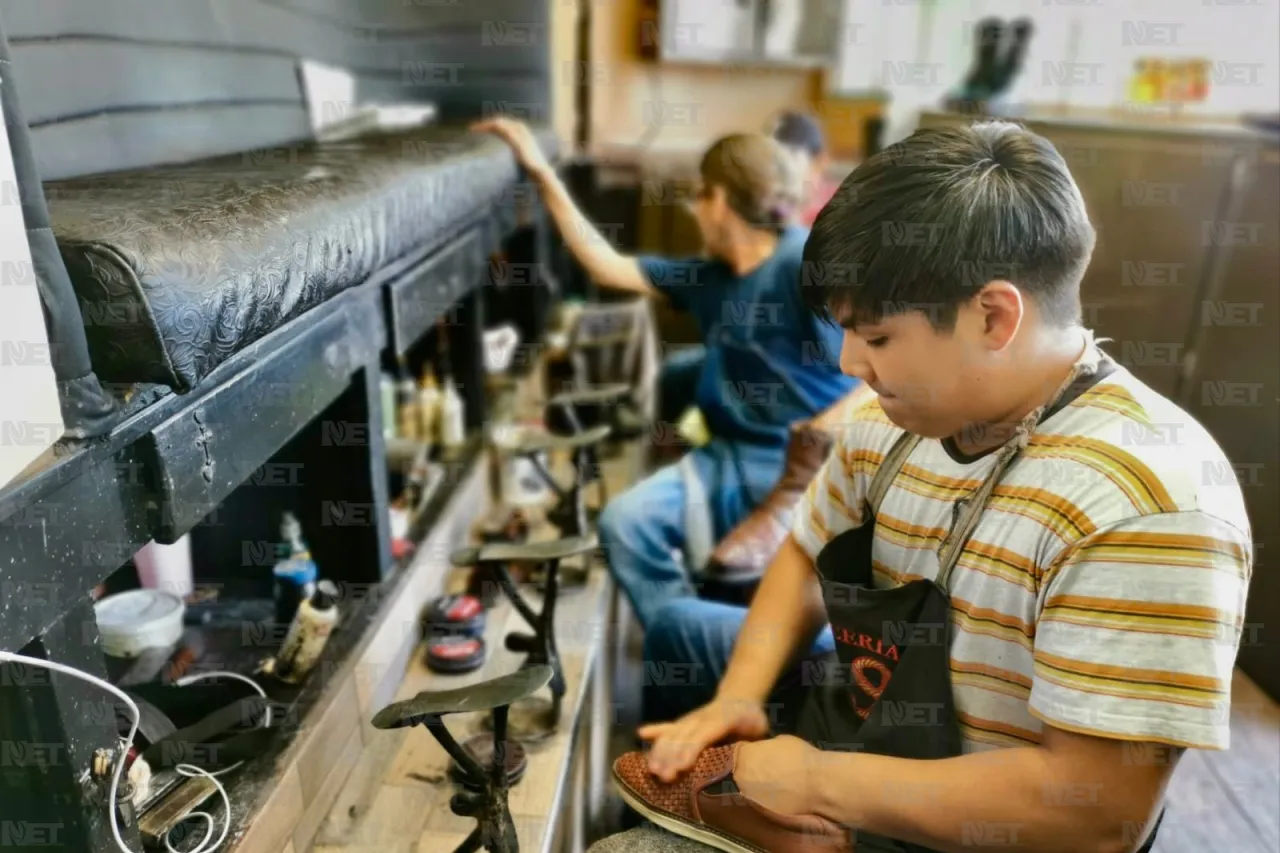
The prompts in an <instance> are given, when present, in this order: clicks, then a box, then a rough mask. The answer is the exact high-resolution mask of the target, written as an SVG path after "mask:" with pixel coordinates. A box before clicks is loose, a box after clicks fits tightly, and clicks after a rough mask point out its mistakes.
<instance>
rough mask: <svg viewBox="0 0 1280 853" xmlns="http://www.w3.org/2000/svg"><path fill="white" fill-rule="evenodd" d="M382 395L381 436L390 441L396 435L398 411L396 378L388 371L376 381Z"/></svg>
mask: <svg viewBox="0 0 1280 853" xmlns="http://www.w3.org/2000/svg"><path fill="white" fill-rule="evenodd" d="M378 391H379V392H380V393H381V396H382V438H383V439H384V440H385V441H390V440H391V439H393V438H395V437H396V429H397V427H398V426H399V424H398V421H399V417H400V415H399V413H398V412H397V411H396V408H397V407H396V380H395V378H394V377H392V376H391V374H390V373H385V372H384V373H383V374H382V376H381V379H380V382H379V383H378Z"/></svg>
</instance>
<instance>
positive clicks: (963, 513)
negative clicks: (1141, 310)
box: [934, 331, 1103, 590]
mask: <svg viewBox="0 0 1280 853" xmlns="http://www.w3.org/2000/svg"><path fill="white" fill-rule="evenodd" d="M1102 359H1103V356H1102V353H1101V352H1100V351H1099V350H1098V348H1097V346H1096V343H1095V341H1094V339H1093V335H1092V333H1090V332H1087V331H1086V339H1085V350H1084V353H1083V354H1082V356H1081V358H1080V360H1078V361H1077V362H1076V363H1075V366H1073V367H1072V369H1071V372H1070V373H1069V374H1068V375H1067V378H1066V379H1065V380H1064V381H1063V383H1062V384H1061V385H1060V386H1058V390H1057V392H1056V393H1054V395H1053V396H1052V397H1051V398H1050V399H1049V402H1047V403H1045V404H1044V405H1042V406H1039V407H1038V408H1036V409H1033V410H1032V411H1031V412H1029V413H1028V414H1027V416H1026V417H1024V418H1023V419H1022V420H1021V421H1019V422H1018V426H1017V428H1016V429H1015V430H1014V434H1013V438H1011V439H1009V441H1008V442H1006V443H1005V444H1004V445H1003V446H1002V447H1001V448H1000V449H999V450H998V451H996V462H995V465H993V466H992V467H991V473H989V474H988V475H987V478H986V479H985V480H983V481H982V485H981V486H979V487H978V488H977V490H976V491H974V492H973V494H971V495H967V496H966V497H963V498H961V499H960V500H959V501H957V502H956V515H957V517H956V520H955V523H953V524H952V525H951V532H950V533H948V534H947V538H946V539H944V540H943V541H942V544H941V545H940V546H938V577H937V579H936V580H935V581H934V582H935V583H936V584H937V585H938V586H939V587H941V588H942V589H943V590H947V583H948V581H950V579H951V571H952V569H954V568H955V567H956V563H958V562H959V561H960V554H961V552H962V551H964V546H965V545H966V544H967V543H968V541H969V537H970V536H971V535H973V531H974V528H976V527H977V526H978V519H980V518H982V513H983V512H984V511H986V508H987V501H988V500H990V499H991V494H992V492H994V491H995V488H996V485H997V484H998V483H999V482H1000V480H1001V479H1002V478H1003V477H1004V472H1005V471H1006V470H1007V469H1008V468H1009V465H1010V464H1011V463H1012V462H1013V460H1014V459H1015V458H1016V457H1017V455H1018V454H1019V453H1021V452H1022V451H1023V449H1024V448H1025V447H1026V446H1027V445H1028V444H1029V443H1030V442H1031V435H1032V433H1034V432H1035V430H1036V427H1038V426H1039V425H1040V422H1041V421H1042V420H1043V419H1044V418H1045V416H1046V415H1047V414H1048V413H1050V412H1052V411H1056V408H1055V407H1056V406H1057V404H1058V401H1059V400H1062V399H1063V398H1064V397H1065V396H1066V395H1067V394H1068V392H1070V391H1071V390H1072V387H1073V386H1074V385H1075V384H1076V383H1077V382H1079V381H1081V379H1082V377H1088V376H1093V375H1094V374H1095V373H1097V371H1098V367H1099V364H1100V363H1101V362H1102Z"/></svg>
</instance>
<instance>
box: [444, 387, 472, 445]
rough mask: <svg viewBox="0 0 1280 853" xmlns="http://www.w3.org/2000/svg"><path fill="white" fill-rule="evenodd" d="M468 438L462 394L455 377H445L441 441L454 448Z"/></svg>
mask: <svg viewBox="0 0 1280 853" xmlns="http://www.w3.org/2000/svg"><path fill="white" fill-rule="evenodd" d="M466 440H467V419H466V411H465V406H464V404H463V402H462V395H461V394H459V393H458V389H457V387H456V386H455V385H454V384H453V377H452V376H446V377H445V378H444V393H443V394H442V395H441V397H440V443H441V444H442V445H444V447H445V448H446V449H449V450H454V449H457V448H459V447H461V446H462V445H463V443H464V442H465V441H466Z"/></svg>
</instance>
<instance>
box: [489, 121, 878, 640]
mask: <svg viewBox="0 0 1280 853" xmlns="http://www.w3.org/2000/svg"><path fill="white" fill-rule="evenodd" d="M476 129H477V130H482V131H488V132H492V133H495V134H497V135H498V136H499V137H501V138H502V139H504V140H506V141H507V142H508V143H509V144H510V145H511V147H512V149H513V150H514V152H515V154H516V157H517V159H518V160H519V161H520V163H521V165H522V166H523V167H524V168H525V170H526V171H527V172H528V174H529V175H530V177H531V178H532V179H533V180H534V181H535V182H536V183H537V185H538V186H539V188H540V190H541V194H542V198H543V201H544V203H545V205H546V207H547V210H548V212H549V213H550V215H551V218H552V219H553V220H554V221H555V223H556V225H557V227H558V229H559V231H560V234H561V236H562V238H563V239H564V242H565V244H566V245H567V247H568V249H569V251H570V252H571V253H572V254H573V255H574V257H575V258H576V259H577V261H578V262H579V263H580V264H582V266H583V267H584V268H585V270H586V272H587V273H588V275H590V276H591V277H592V279H593V280H595V281H596V282H597V283H598V284H599V285H600V286H602V287H607V288H611V289H615V290H622V291H630V292H632V293H636V294H641V295H646V296H657V295H662V296H665V297H666V298H668V299H669V300H671V302H672V303H673V304H674V305H675V306H676V307H678V308H681V309H683V310H686V311H688V312H689V313H691V314H692V315H693V316H694V318H695V319H696V321H697V323H698V327H699V330H700V332H701V334H702V337H703V340H704V344H705V348H704V351H705V355H704V356H703V357H702V358H701V359H700V361H701V366H700V367H699V368H698V369H697V371H696V380H695V378H694V376H692V375H691V377H690V382H689V386H690V391H689V393H691V394H692V398H693V399H692V403H693V404H694V405H695V406H696V407H697V408H698V410H699V411H700V412H701V414H702V417H703V420H704V422H705V424H706V426H707V431H708V432H709V433H710V435H711V439H710V441H709V442H708V443H706V444H704V445H703V446H701V447H698V448H696V449H695V450H693V451H691V452H690V453H689V454H687V455H686V457H685V458H684V459H682V460H681V462H680V463H678V464H676V465H670V466H667V467H664V468H662V469H660V470H658V471H657V472H655V473H654V474H652V475H650V476H649V477H648V478H646V479H645V480H643V481H642V482H640V483H638V484H636V485H635V486H633V487H631V488H630V489H628V490H627V491H625V492H623V493H622V494H620V495H618V496H617V497H615V498H614V499H613V500H611V501H610V502H609V504H608V506H606V507H605V509H604V511H603V513H602V514H601V517H600V523H599V533H600V539H601V542H602V544H603V545H604V546H605V549H606V554H607V557H608V561H609V566H610V569H611V571H612V572H613V574H614V576H615V578H616V579H617V581H618V584H619V585H620V586H621V587H622V589H623V591H624V592H625V593H626V595H627V598H628V599H629V600H630V602H631V605H632V608H633V609H634V611H635V613H636V615H637V618H638V619H639V621H640V623H641V625H642V626H644V627H645V628H646V629H647V628H649V627H651V626H652V625H653V624H654V620H655V619H656V618H657V617H658V614H659V612H660V611H661V610H662V609H663V608H664V607H665V606H667V605H668V604H671V603H673V602H677V601H680V602H684V603H686V604H687V601H686V600H687V599H696V596H697V592H696V590H695V587H694V579H695V578H696V577H697V576H698V574H699V573H700V572H701V570H702V569H703V567H704V566H705V565H706V562H707V560H708V559H709V558H710V556H711V551H712V549H713V548H714V546H715V544H716V543H717V542H718V541H719V540H720V539H721V538H722V537H724V536H726V535H727V534H728V533H729V532H730V531H731V530H733V529H734V527H735V526H737V525H738V524H739V522H741V521H742V520H743V519H744V518H746V517H747V515H748V514H749V513H750V512H751V510H752V508H753V507H754V506H755V505H756V504H757V503H758V502H759V501H760V500H762V499H763V498H764V497H765V496H766V495H768V494H769V493H770V490H771V489H773V487H774V486H775V484H776V483H777V482H778V480H779V477H780V475H781V474H782V473H783V468H784V460H785V458H786V455H787V451H788V443H789V442H790V441H792V440H793V431H792V425H793V424H796V423H797V422H800V423H804V422H809V421H812V420H813V419H815V418H816V417H818V416H819V415H822V414H823V413H825V412H828V411H835V410H836V404H837V403H839V402H840V401H841V400H843V399H844V398H846V397H847V396H848V395H850V393H851V392H852V391H854V389H855V386H857V385H858V384H859V383H858V381H857V380H855V379H852V378H850V377H848V376H845V375H844V374H842V373H841V372H840V368H839V357H840V346H841V342H842V340H843V332H842V331H841V330H840V329H839V328H838V327H836V326H835V325H833V324H829V323H826V322H823V321H820V320H818V319H817V318H816V317H815V316H814V315H813V314H812V313H811V312H810V311H809V310H808V309H807V308H806V307H805V304H804V301H803V300H802V299H801V295H800V284H801V258H802V254H803V248H804V243H805V240H806V238H807V236H808V231H807V230H806V229H804V228H799V227H794V226H792V225H791V224H790V222H791V221H792V219H793V215H794V212H795V209H796V206H797V203H798V201H799V198H798V194H799V192H800V189H801V176H799V175H798V174H796V173H795V165H794V162H793V160H792V159H791V158H789V157H788V155H787V154H786V153H785V152H784V151H783V149H782V148H781V146H779V145H778V144H777V143H775V142H774V141H772V140H770V139H768V138H767V137H764V136H762V135H755V134H738V135H733V136H728V137H725V138H724V139H721V140H720V141H718V142H716V143H715V144H714V145H712V146H711V148H710V149H709V150H708V151H707V153H706V154H705V155H704V157H703V160H702V163H701V169H700V172H701V179H702V180H701V186H700V187H699V189H698V192H697V193H696V197H695V199H694V201H693V202H692V212H693V214H694V216H695V218H696V219H697V222H698V227H699V229H700V230H701V232H702V237H703V241H704V245H705V248H706V255H705V256H704V257H700V258H693V259H686V260H670V259H665V258H658V257H639V258H637V257H630V256H626V255H623V254H621V253H620V252H618V251H617V250H616V249H615V248H614V247H613V246H611V245H610V244H609V243H608V242H607V241H606V240H605V239H604V238H603V237H602V236H601V235H600V233H599V232H598V231H597V230H596V229H595V227H593V226H592V225H591V223H590V222H588V221H587V219H586V218H585V217H584V216H583V214H582V213H581V211H579V210H578V208H577V207H576V206H575V205H574V203H573V201H572V199H571V198H570V197H569V194H568V192H567V191H566V189H565V187H564V185H563V184H562V183H561V182H560V180H559V179H558V177H557V176H556V174H555V172H554V170H553V169H552V168H551V166H550V165H549V164H548V163H547V161H546V159H545V158H544V156H543V154H542V151H541V148H540V147H539V145H538V144H537V142H536V140H535V139H534V138H533V136H532V134H531V133H530V132H529V129H528V128H527V127H526V126H524V125H523V124H521V123H520V122H517V121H511V120H508V119H495V120H491V121H486V122H482V123H481V124H479V125H477V126H476ZM766 562H767V556H766ZM681 614H682V616H681V618H682V620H684V621H690V620H691V619H696V612H693V613H691V612H690V611H689V610H688V608H687V607H684V608H682V609H681ZM679 630H681V626H671V625H669V626H667V632H668V633H676V632H678V631H679Z"/></svg>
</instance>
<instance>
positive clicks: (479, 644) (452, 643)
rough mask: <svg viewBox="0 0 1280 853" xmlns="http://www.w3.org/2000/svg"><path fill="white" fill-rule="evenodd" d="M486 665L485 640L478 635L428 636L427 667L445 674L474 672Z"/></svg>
mask: <svg viewBox="0 0 1280 853" xmlns="http://www.w3.org/2000/svg"><path fill="white" fill-rule="evenodd" d="M483 665H484V640H481V639H479V638H478V637H459V636H452V637H428V638H427V668H428V669H430V670H431V671H432V672H439V673H443V674H445V675H460V674H462V673H465V672H474V671H476V670H477V669H479V668H480V667H481V666H483Z"/></svg>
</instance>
